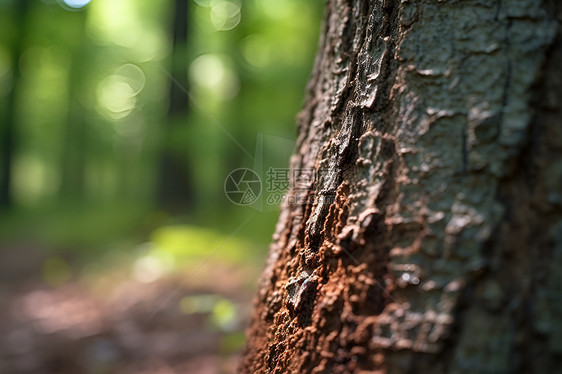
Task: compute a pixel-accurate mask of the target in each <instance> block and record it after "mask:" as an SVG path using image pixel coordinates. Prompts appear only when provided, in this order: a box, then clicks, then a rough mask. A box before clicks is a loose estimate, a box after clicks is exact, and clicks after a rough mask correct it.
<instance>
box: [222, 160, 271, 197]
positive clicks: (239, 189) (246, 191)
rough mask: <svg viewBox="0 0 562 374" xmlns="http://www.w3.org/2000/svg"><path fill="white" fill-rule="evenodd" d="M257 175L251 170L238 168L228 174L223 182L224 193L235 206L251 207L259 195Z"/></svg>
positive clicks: (258, 178)
mask: <svg viewBox="0 0 562 374" xmlns="http://www.w3.org/2000/svg"><path fill="white" fill-rule="evenodd" d="M261 188H262V187H261V180H260V177H259V175H257V174H256V172H254V171H253V170H251V169H246V168H240V169H236V170H233V171H231V172H230V174H228V176H227V177H226V180H225V181H224V193H225V194H226V197H228V199H229V200H230V201H232V203H234V204H236V205H243V206H245V205H251V204H252V203H254V202H255V201H256V200H257V199H258V198H259V197H260V194H261Z"/></svg>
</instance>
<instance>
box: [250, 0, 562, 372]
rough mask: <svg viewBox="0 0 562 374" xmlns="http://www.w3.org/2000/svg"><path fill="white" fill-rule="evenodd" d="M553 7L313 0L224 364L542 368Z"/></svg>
mask: <svg viewBox="0 0 562 374" xmlns="http://www.w3.org/2000/svg"><path fill="white" fill-rule="evenodd" d="M561 21H562V4H561V3H560V2H558V1H557V0H545V1H537V0H471V1H457V0H441V1H436V0H425V1H412V0H402V1H398V0H371V1H367V0H328V2H327V11H326V16H325V22H324V30H323V33H322V35H323V36H322V38H321V41H320V47H319V51H318V57H317V60H316V63H315V68H314V71H313V73H312V78H311V81H310V84H309V87H308V99H307V103H306V105H305V108H304V110H303V111H302V113H301V114H300V115H299V117H298V119H297V121H298V130H299V139H298V146H297V151H296V154H295V155H294V156H293V158H292V159H291V167H292V168H293V169H310V168H313V169H315V170H316V171H318V178H316V180H315V181H314V182H313V183H311V184H310V186H309V188H308V190H307V191H304V192H302V191H292V192H291V193H292V194H293V198H292V199H288V201H293V200H295V198H297V200H298V203H296V204H287V205H285V206H283V209H282V212H281V216H280V218H279V223H278V226H277V228H276V232H275V235H274V242H273V244H272V246H271V248H270V253H269V258H268V262H267V266H266V269H265V271H264V273H263V276H262V279H261V281H260V284H259V290H258V295H257V297H256V301H255V309H254V315H253V319H252V323H251V326H250V328H249V330H248V343H247V347H246V351H245V353H244V357H243V361H242V364H241V367H240V372H242V373H361V372H372V373H374V372H377V373H378V372H389V373H403V372H404V373H405V372H408V373H426V372H431V373H508V372H525V373H530V372H537V373H539V372H541V373H546V372H552V371H556V370H559V369H560V368H557V367H556V366H557V365H556V359H557V358H558V359H560V355H561V354H562V298H561V296H562V293H561V291H562V276H560V275H559V274H560V273H559V272H557V271H556V269H557V268H559V267H561V266H562V214H561V211H562V210H561V206H562V164H561V162H560V160H561V159H562V158H561V155H562V126H561V125H560V118H562V117H561V115H562V113H561V109H560V100H561V99H562V89H561V87H562V82H561V81H562V73H561V67H562V43H561V42H562V38H561V29H560V26H559V22H561ZM299 199H300V200H299Z"/></svg>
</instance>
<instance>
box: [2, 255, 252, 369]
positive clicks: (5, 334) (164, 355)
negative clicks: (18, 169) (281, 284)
mask: <svg viewBox="0 0 562 374" xmlns="http://www.w3.org/2000/svg"><path fill="white" fill-rule="evenodd" d="M42 253H43V251H40V250H39V249H36V248H34V247H33V246H32V245H18V246H14V245H12V246H10V247H9V248H1V247H0V302H1V303H2V306H1V308H0V373H6V374H8V373H9V374H20V373H21V374H76V373H84V374H90V373H91V374H133V373H134V374H144V373H146V374H149V373H150V374H174V373H199V374H207V373H208V374H214V373H216V374H222V373H234V372H235V370H236V366H237V364H238V360H239V355H240V351H241V349H242V347H243V345H244V335H243V332H244V329H245V326H246V325H247V321H248V316H249V313H250V310H251V304H252V303H251V300H252V297H253V292H254V291H255V290H253V289H252V287H248V284H247V280H248V279H255V277H256V276H257V274H256V272H257V271H258V269H255V266H254V267H253V268H241V267H240V266H228V265H224V264H218V263H215V262H213V261H210V262H209V263H208V264H205V265H204V268H202V269H201V270H200V271H198V272H197V274H194V273H189V272H188V271H184V272H183V273H181V272H176V273H173V274H169V275H166V276H162V277H159V278H158V279H155V280H152V281H150V282H146V281H145V282H141V281H139V280H138V279H135V278H134V277H133V276H132V275H131V271H130V268H126V269H123V268H120V267H116V268H113V269H112V268H107V269H106V270H104V271H103V272H102V273H100V272H97V273H93V274H90V275H88V276H73V277H72V278H71V279H70V280H68V281H66V282H64V284H61V285H58V286H53V285H48V284H47V283H46V282H45V281H44V279H43V277H42V276H41V266H42V264H44V261H45V258H44V255H42ZM245 282H246V283H245Z"/></svg>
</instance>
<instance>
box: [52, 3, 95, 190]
mask: <svg viewBox="0 0 562 374" xmlns="http://www.w3.org/2000/svg"><path fill="white" fill-rule="evenodd" d="M72 16H73V17H76V18H77V22H76V24H75V27H76V29H75V30H76V32H77V38H76V39H77V42H76V43H75V44H74V45H72V46H71V56H72V57H71V61H70V70H69V76H68V113H67V116H66V123H65V128H64V134H63V146H62V159H61V162H60V171H61V183H60V187H59V195H60V198H61V199H63V200H74V201H78V200H80V199H82V198H84V197H85V184H86V180H85V178H86V176H85V175H86V173H85V170H86V161H87V157H88V146H89V144H88V143H89V142H88V127H87V123H86V122H87V119H86V115H85V112H86V110H85V108H84V105H83V103H82V102H81V100H80V93H81V92H82V90H83V85H84V81H85V79H84V75H85V74H86V72H87V66H88V65H87V61H88V36H87V34H86V19H87V9H81V10H80V11H78V12H75V13H72Z"/></svg>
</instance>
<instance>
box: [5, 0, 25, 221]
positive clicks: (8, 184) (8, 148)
mask: <svg viewBox="0 0 562 374" xmlns="http://www.w3.org/2000/svg"><path fill="white" fill-rule="evenodd" d="M14 8H15V9H14V13H15V17H16V19H17V22H18V24H19V25H26V24H27V15H28V11H29V10H28V9H29V4H28V0H20V1H18V2H17V3H15V4H14ZM15 34H16V35H15V37H14V40H13V41H12V48H11V51H10V52H11V57H12V66H11V67H12V82H11V86H12V87H11V89H10V91H9V93H8V95H7V96H8V97H7V100H6V106H5V107H4V108H0V110H1V109H4V110H3V113H2V114H3V116H2V118H1V120H2V123H0V209H2V210H6V209H9V208H11V207H12V205H13V201H12V200H13V196H12V179H13V178H12V174H13V173H12V163H13V160H14V156H15V153H16V148H17V134H16V117H17V115H16V112H17V95H18V91H19V86H20V80H21V79H20V78H21V73H20V67H19V63H20V58H21V55H22V53H23V50H24V42H25V41H24V39H25V35H24V34H25V32H24V27H21V28H19V29H18V30H17V32H16V33H15Z"/></svg>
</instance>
